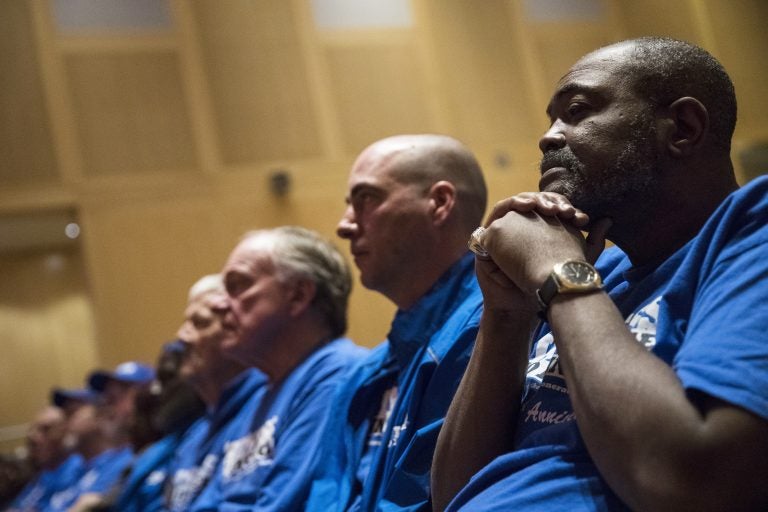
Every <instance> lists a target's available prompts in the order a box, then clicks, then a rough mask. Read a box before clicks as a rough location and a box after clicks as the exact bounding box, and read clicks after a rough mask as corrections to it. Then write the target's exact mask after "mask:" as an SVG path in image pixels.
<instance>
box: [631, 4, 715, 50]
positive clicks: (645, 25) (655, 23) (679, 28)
mask: <svg viewBox="0 0 768 512" xmlns="http://www.w3.org/2000/svg"><path fill="white" fill-rule="evenodd" d="M691 5H692V3H691V2H670V1H668V0H645V1H643V2H621V1H619V2H617V6H618V16H619V19H620V20H621V23H622V28H623V29H624V30H625V31H626V33H625V34H624V38H625V39H628V38H632V37H641V36H669V37H675V38H677V39H684V40H686V41H690V42H692V43H696V44H703V43H704V41H702V31H701V27H700V25H698V24H697V23H694V22H693V21H694V20H696V18H695V12H694V11H693V10H692V9H691Z"/></svg>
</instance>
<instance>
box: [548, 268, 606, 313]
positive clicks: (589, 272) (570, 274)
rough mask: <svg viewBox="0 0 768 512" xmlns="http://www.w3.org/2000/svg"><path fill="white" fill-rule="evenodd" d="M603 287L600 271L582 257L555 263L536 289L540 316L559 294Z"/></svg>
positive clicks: (582, 291)
mask: <svg viewBox="0 0 768 512" xmlns="http://www.w3.org/2000/svg"><path fill="white" fill-rule="evenodd" d="M602 287H603V282H602V279H601V278H600V273H599V272H598V271H597V270H596V269H595V267H593V266H592V265H590V264H589V263H587V262H586V261H584V260H583V259H570V260H565V261H562V262H560V263H557V264H555V265H554V266H553V267H552V270H551V271H550V273H549V275H548V276H547V277H546V279H544V281H543V282H542V284H541V286H540V287H539V289H537V290H536V299H537V301H538V303H539V308H540V313H539V314H540V316H541V317H542V318H545V317H546V314H547V310H548V309H549V305H550V304H551V303H552V301H553V300H554V299H555V298H557V297H558V296H560V295H586V294H590V293H593V292H596V291H600V290H601V289H602Z"/></svg>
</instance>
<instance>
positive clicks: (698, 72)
mask: <svg viewBox="0 0 768 512" xmlns="http://www.w3.org/2000/svg"><path fill="white" fill-rule="evenodd" d="M601 56H603V57H606V58H607V57H609V56H610V57H611V58H612V59H614V60H618V61H619V62H620V63H621V73H622V74H623V76H625V77H626V79H627V80H628V83H629V86H630V87H631V88H632V89H634V91H635V92H636V93H637V94H638V95H639V96H640V97H642V98H645V99H646V100H648V101H649V102H650V103H651V104H652V105H653V106H656V107H665V106H668V105H670V104H671V103H672V102H673V101H675V100H677V99H678V98H682V97H692V98H696V99H697V100H698V101H700V102H701V103H702V105H704V107H705V108H706V111H707V114H708V122H709V136H710V140H711V146H712V148H713V149H715V148H717V149H720V150H725V151H728V150H730V146H731V137H732V136H733V132H734V129H735V126H736V93H735V90H734V87H733V82H732V81H731V79H730V77H729V76H728V73H727V72H726V71H725V69H724V68H723V66H722V64H720V62H718V60H717V59H715V57H713V56H712V55H711V54H710V53H709V52H707V51H706V50H704V49H703V48H701V47H699V46H696V45H694V44H691V43H688V42H685V41H680V40H677V39H672V38H668V37H640V38H637V39H629V40H626V41H621V42H618V43H615V44H612V45H609V46H605V47H603V48H600V49H598V50H595V51H594V52H591V53H590V54H588V55H585V56H584V57H583V58H582V59H581V61H583V60H586V59H595V58H600V57H601ZM617 56H621V57H620V58H619V59H617ZM693 77H695V79H692V78H693Z"/></svg>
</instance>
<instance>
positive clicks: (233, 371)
mask: <svg viewBox="0 0 768 512" xmlns="http://www.w3.org/2000/svg"><path fill="white" fill-rule="evenodd" d="M224 295H226V291H225V290H224V282H223V281H222V278H221V275H219V274H212V275H208V276H205V277H202V278H200V279H199V280H198V281H197V282H196V283H195V284H194V285H192V287H191V288H190V290H189V295H188V305H187V308H186V310H185V312H184V322H183V323H182V325H181V327H180V328H179V332H178V337H179V339H181V340H182V342H183V343H184V345H186V353H185V357H184V359H183V360H182V362H181V368H180V369H179V374H180V376H181V378H182V379H184V380H185V381H186V382H188V383H189V384H191V385H192V387H194V388H195V389H196V390H197V392H198V394H199V395H200V397H201V398H202V400H203V402H204V403H205V405H206V408H207V412H206V414H205V416H204V417H202V418H200V419H199V420H198V421H197V422H195V423H194V424H193V425H192V426H191V427H190V428H189V430H187V432H186V434H185V435H184V438H183V439H182V440H181V442H180V444H179V446H178V448H177V449H176V455H175V457H174V460H173V461H172V462H171V465H170V468H169V473H170V480H169V482H170V485H169V486H168V488H167V489H166V497H167V499H166V508H167V509H168V510H170V511H172V512H173V511H178V512H181V511H190V512H192V511H199V510H216V507H217V504H218V502H219V501H220V500H221V495H220V493H219V492H218V489H217V488H216V485H215V483H214V481H213V476H214V474H215V472H216V471H217V468H219V467H220V465H221V461H222V458H223V455H224V447H225V446H226V445H227V443H229V442H231V441H234V440H235V439H239V438H240V437H242V436H244V435H246V434H248V432H250V429H251V419H252V418H253V415H254V413H255V410H256V407H258V405H259V404H260V403H261V396H262V394H263V393H264V386H265V384H266V376H265V375H264V374H262V373H261V372H259V371H258V370H255V369H248V368H247V367H246V366H245V365H243V364H241V363H239V362H237V361H235V360H232V359H230V358H228V357H226V356H225V354H224V352H223V350H222V344H223V343H224V342H225V341H226V340H228V339H229V338H231V337H233V336H234V333H233V332H232V331H231V330H227V329H224V327H223V325H222V317H221V315H219V314H218V313H216V312H215V311H214V310H213V309H212V308H213V306H214V304H216V303H217V301H218V300H221V298H222V297H223V296H224Z"/></svg>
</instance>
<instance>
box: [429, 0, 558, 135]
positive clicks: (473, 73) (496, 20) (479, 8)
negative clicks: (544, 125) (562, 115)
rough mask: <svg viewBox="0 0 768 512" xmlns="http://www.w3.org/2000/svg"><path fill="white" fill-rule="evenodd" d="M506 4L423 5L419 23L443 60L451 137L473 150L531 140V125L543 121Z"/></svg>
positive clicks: (438, 1) (453, 1)
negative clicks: (533, 98)
mask: <svg viewBox="0 0 768 512" xmlns="http://www.w3.org/2000/svg"><path fill="white" fill-rule="evenodd" d="M508 3H509V2H508V0H486V1H483V2H466V1H464V0H429V1H427V2H424V4H425V10H424V13H423V19H422V20H421V21H422V23H423V24H424V28H425V31H426V32H427V33H428V34H430V35H431V37H432V39H433V41H432V49H433V51H434V54H435V58H436V60H437V61H438V62H439V67H438V72H439V74H440V77H441V79H440V80H439V81H438V82H437V84H438V85H439V87H440V88H442V89H444V91H443V92H444V94H445V102H444V104H443V105H442V107H443V108H444V109H446V110H447V116H449V118H450V124H451V133H452V134H453V135H455V136H457V137H459V138H460V139H462V140H463V141H464V142H465V143H467V144H469V145H470V146H473V147H474V146H478V145H482V146H487V145H489V144H497V145H498V144H508V143H509V142H510V141H512V140H518V139H520V138H527V137H530V132H531V125H532V124H534V125H535V124H536V121H539V123H540V122H541V120H542V116H541V114H540V111H539V109H536V108H534V107H535V106H534V105H532V102H530V101H528V98H530V82H529V80H528V75H527V73H526V71H527V70H526V66H525V64H524V61H523V59H522V54H521V51H520V49H519V48H517V45H516V41H517V40H518V38H517V37H516V35H515V31H516V30H517V29H516V27H515V26H514V23H513V20H512V18H511V17H510V16H508V15H507V10H508ZM478 91H483V92H482V94H478ZM428 94H433V91H429V92H428ZM542 108H543V107H542Z"/></svg>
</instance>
